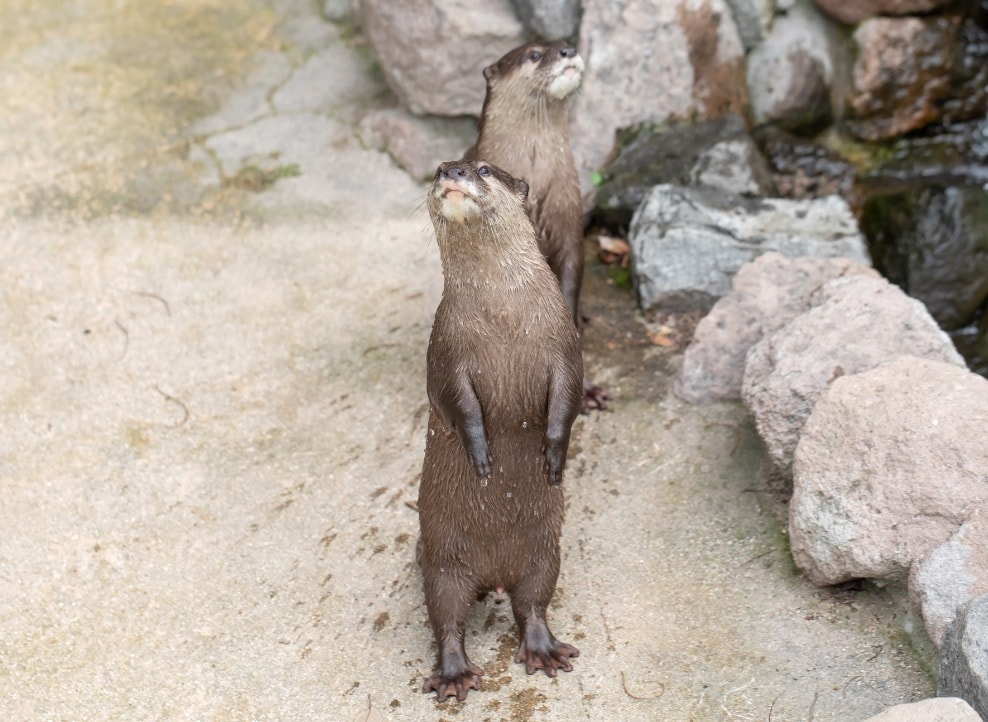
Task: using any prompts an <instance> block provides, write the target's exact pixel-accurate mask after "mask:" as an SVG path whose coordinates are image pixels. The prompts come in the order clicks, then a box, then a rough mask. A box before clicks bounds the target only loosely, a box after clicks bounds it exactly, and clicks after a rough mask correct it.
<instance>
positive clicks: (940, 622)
mask: <svg viewBox="0 0 988 722" xmlns="http://www.w3.org/2000/svg"><path fill="white" fill-rule="evenodd" d="M982 594H988V510H986V511H985V512H984V513H976V514H975V515H974V516H973V517H971V518H970V519H969V520H968V521H966V522H965V523H964V524H963V525H962V526H961V528H960V529H959V530H958V531H957V533H956V534H954V535H953V536H952V537H951V538H950V539H949V540H948V541H947V542H946V543H944V544H942V545H940V546H939V547H937V548H936V549H934V550H933V551H932V552H930V553H929V554H928V555H927V556H926V557H924V558H923V560H922V561H921V562H920V563H918V564H915V565H913V568H912V570H911V571H910V573H909V599H910V601H911V602H912V604H913V607H914V608H915V609H918V610H919V612H920V614H921V615H922V617H923V622H924V624H925V626H926V632H927V634H928V635H929V637H930V639H932V640H933V643H934V644H936V645H937V646H938V647H939V646H940V641H941V639H942V637H943V633H944V631H945V630H946V629H947V627H948V626H949V625H950V623H951V622H952V621H954V617H955V616H956V615H957V609H958V608H959V607H960V606H961V605H962V604H964V602H966V601H968V600H969V599H973V598H974V597H977V596H980V595H982Z"/></svg>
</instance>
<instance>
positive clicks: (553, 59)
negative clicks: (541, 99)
mask: <svg viewBox="0 0 988 722" xmlns="http://www.w3.org/2000/svg"><path fill="white" fill-rule="evenodd" d="M583 67H584V66H583V58H581V57H580V54H579V53H577V52H576V48H574V47H573V46H571V45H570V44H569V43H567V42H566V41H565V40H556V41H554V42H551V43H543V42H534V43H528V44H527V45H522V46H521V47H519V48H515V49H514V50H512V51H511V52H510V53H508V54H507V55H505V56H504V57H503V58H501V59H500V60H498V61H497V62H496V63H494V64H493V65H488V66H487V67H486V68H484V78H486V79H487V88H488V90H489V91H490V90H494V89H496V88H500V87H504V86H509V87H510V86H513V87H517V88H518V90H520V91H524V90H527V91H528V92H529V93H530V94H532V95H540V94H544V95H547V96H548V97H550V98H553V99H555V100H565V99H566V98H568V97H569V96H570V95H572V94H573V92H574V91H575V90H576V89H577V88H579V87H580V81H581V80H582V79H583Z"/></svg>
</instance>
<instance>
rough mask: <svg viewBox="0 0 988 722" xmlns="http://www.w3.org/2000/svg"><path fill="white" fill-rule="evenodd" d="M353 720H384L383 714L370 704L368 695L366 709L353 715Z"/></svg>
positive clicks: (355, 721) (367, 721)
mask: <svg viewBox="0 0 988 722" xmlns="http://www.w3.org/2000/svg"><path fill="white" fill-rule="evenodd" d="M353 722H384V716H383V715H382V714H381V713H380V712H378V711H377V710H376V709H374V705H372V704H371V701H370V695H367V709H365V710H364V711H363V712H361V713H360V714H358V715H357V716H356V717H354V718H353Z"/></svg>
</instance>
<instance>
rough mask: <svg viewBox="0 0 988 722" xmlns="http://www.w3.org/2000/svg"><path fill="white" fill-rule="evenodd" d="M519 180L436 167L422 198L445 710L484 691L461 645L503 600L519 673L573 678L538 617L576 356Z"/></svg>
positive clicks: (571, 411)
mask: <svg viewBox="0 0 988 722" xmlns="http://www.w3.org/2000/svg"><path fill="white" fill-rule="evenodd" d="M527 193H528V185H527V184H526V183H525V181H523V180H517V179H515V178H512V177H511V176H510V175H508V174H507V173H506V172H504V171H503V170H501V169H500V168H497V167H496V166H493V165H491V164H489V163H487V162H485V161H474V162H470V161H458V162H454V163H443V164H442V165H440V166H439V170H438V172H437V173H436V178H435V181H434V182H433V185H432V190H431V191H430V192H429V195H428V199H427V204H428V207H429V215H430V216H431V217H432V222H433V225H434V226H435V228H436V238H437V240H438V243H439V251H440V255H441V257H442V265H443V278H444V284H443V297H442V301H441V302H440V304H439V308H438V309H437V310H436V319H435V323H434V324H433V327H432V336H431V337H430V339H429V351H428V357H427V360H428V393H429V402H430V410H429V433H428V436H427V437H426V445H425V461H424V463H423V466H422V482H421V486H420V488H419V501H418V507H419V521H420V525H421V532H422V534H421V539H420V544H419V552H418V558H419V564H420V565H421V567H422V576H423V580H424V582H425V601H426V606H427V607H428V610H429V620H430V621H431V623H432V628H433V631H434V633H435V636H436V643H437V644H438V646H439V670H438V671H437V672H436V673H435V674H433V675H432V676H431V677H430V678H429V679H428V680H427V681H426V682H425V684H424V685H423V687H422V691H423V692H430V691H432V690H435V691H436V692H437V694H438V698H439V699H440V700H443V699H446V698H447V697H449V696H451V695H455V696H456V698H457V699H459V700H461V701H462V700H463V699H465V698H466V695H467V691H468V690H469V689H480V679H479V677H480V675H482V674H483V670H481V669H480V668H479V667H477V666H475V665H473V664H471V663H470V660H469V659H468V658H467V655H466V652H465V650H464V648H463V638H464V627H465V626H466V620H467V614H468V612H469V610H470V605H471V603H472V602H473V601H474V600H475V599H477V598H478V595H483V594H485V593H486V592H488V591H491V590H497V591H498V592H499V593H501V592H503V591H507V592H509V593H510V595H511V608H512V611H513V612H514V617H515V621H516V622H517V623H518V627H519V631H520V638H521V643H520V645H519V648H518V653H517V655H516V656H515V660H516V661H517V662H521V663H523V664H524V665H525V669H526V671H527V672H528V673H529V674H532V673H534V672H535V670H536V669H543V670H545V672H546V674H547V675H549V676H550V677H553V676H555V674H556V670H557V669H563V670H565V671H567V672H568V671H570V670H571V669H572V665H571V664H570V661H569V658H570V657H575V656H577V655H578V654H579V652H578V651H577V649H576V648H575V647H572V646H570V645H568V644H564V643H562V642H559V641H557V640H556V638H555V637H553V636H552V633H551V632H550V631H549V627H548V625H547V624H546V619H545V617H546V608H547V607H548V605H549V600H550V599H551V598H552V593H553V591H554V590H555V586H556V577H557V576H558V574H559V557H560V554H559V534H560V531H561V528H562V521H563V492H562V488H561V485H560V483H561V481H562V475H563V467H564V466H565V463H566V451H567V448H568V446H569V437H570V429H571V427H572V425H573V421H574V419H575V418H576V416H577V415H578V414H579V410H580V402H581V398H582V386H581V383H582V382H581V378H582V376H583V361H582V359H581V356H580V343H579V337H578V335H577V333H576V328H575V327H574V326H573V323H572V322H571V321H570V317H569V312H568V310H567V308H566V304H565V303H564V301H563V297H562V294H561V292H560V290H559V285H558V283H557V282H556V279H555V278H554V277H553V274H552V271H551V270H550V269H549V266H548V264H547V263H546V261H545V258H543V256H542V254H541V253H540V252H539V248H538V245H537V243H536V240H535V230H534V228H533V227H532V223H531V221H530V220H529V218H528V216H527V215H526V213H525V208H524V201H525V197H526V196H527Z"/></svg>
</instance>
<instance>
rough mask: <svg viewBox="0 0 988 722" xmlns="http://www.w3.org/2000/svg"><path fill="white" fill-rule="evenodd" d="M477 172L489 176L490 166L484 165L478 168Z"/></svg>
mask: <svg viewBox="0 0 988 722" xmlns="http://www.w3.org/2000/svg"><path fill="white" fill-rule="evenodd" d="M477 173H479V174H480V175H482V176H489V175H490V174H491V169H490V166H486V165H482V166H480V167H479V168H478V169H477Z"/></svg>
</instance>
